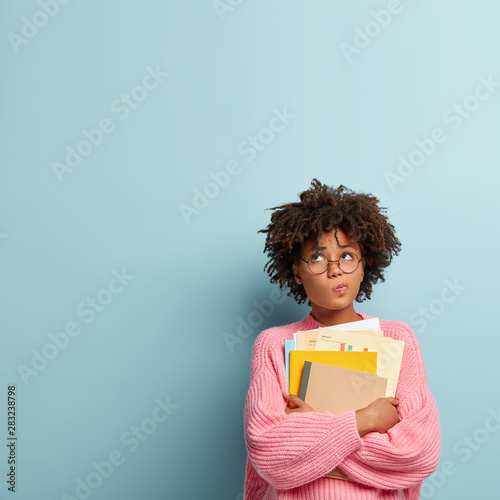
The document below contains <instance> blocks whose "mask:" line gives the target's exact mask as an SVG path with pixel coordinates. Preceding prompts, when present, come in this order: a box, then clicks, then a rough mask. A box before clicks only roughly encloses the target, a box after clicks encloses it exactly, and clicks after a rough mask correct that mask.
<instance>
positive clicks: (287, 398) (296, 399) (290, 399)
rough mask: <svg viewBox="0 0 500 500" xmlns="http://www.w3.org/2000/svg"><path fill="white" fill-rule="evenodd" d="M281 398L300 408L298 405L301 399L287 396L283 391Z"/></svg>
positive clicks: (292, 395) (291, 395)
mask: <svg viewBox="0 0 500 500" xmlns="http://www.w3.org/2000/svg"><path fill="white" fill-rule="evenodd" d="M283 396H284V398H285V399H286V400H287V401H291V402H292V403H293V404H294V405H296V406H300V403H302V399H300V398H299V397H298V396H296V395H295V394H288V393H287V392H285V391H283Z"/></svg>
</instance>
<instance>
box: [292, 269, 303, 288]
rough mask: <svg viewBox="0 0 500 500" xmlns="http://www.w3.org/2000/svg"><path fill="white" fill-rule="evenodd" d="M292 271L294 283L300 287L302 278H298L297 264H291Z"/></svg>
mask: <svg viewBox="0 0 500 500" xmlns="http://www.w3.org/2000/svg"><path fill="white" fill-rule="evenodd" d="M292 271H293V275H294V277H295V281H296V282H297V283H298V284H299V285H302V278H301V277H300V273H299V266H298V265H297V264H293V265H292Z"/></svg>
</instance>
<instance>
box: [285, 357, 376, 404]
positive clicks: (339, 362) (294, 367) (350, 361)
mask: <svg viewBox="0 0 500 500" xmlns="http://www.w3.org/2000/svg"><path fill="white" fill-rule="evenodd" d="M305 361H311V362H313V363H323V364H324V365H333V366H338V367H340V368H350V369H351V370H360V371H363V372H368V373H377V353H376V352H355V351H290V388H289V390H288V392H289V393H290V394H295V395H296V396H297V395H298V394H299V389H300V381H301V379H302V370H303V369H304V362H305ZM290 406H291V407H292V405H291V404H290Z"/></svg>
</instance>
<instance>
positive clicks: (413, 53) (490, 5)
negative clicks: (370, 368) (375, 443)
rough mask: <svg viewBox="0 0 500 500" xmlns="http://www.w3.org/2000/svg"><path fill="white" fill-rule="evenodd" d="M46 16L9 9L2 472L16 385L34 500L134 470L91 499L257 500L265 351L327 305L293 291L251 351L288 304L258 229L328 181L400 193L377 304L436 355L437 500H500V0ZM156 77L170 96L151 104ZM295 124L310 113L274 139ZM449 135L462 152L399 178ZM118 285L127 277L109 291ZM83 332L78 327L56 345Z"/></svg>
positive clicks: (161, 6)
mask: <svg viewBox="0 0 500 500" xmlns="http://www.w3.org/2000/svg"><path fill="white" fill-rule="evenodd" d="M224 3H225V4H226V5H227V6H228V8H227V10H225V11H223V10H224V9H223V8H222V4H224ZM43 4H44V2H40V3H39V2H36V1H16V2H13V1H10V2H8V1H6V0H3V1H0V9H1V14H0V34H1V37H0V61H1V75H2V78H1V85H2V88H1V94H0V124H1V128H0V130H1V135H0V154H1V161H0V186H1V196H0V273H1V274H0V275H1V279H0V298H1V303H2V313H1V315H0V331H1V349H0V367H1V380H2V389H1V394H2V400H3V402H2V404H1V407H2V408H3V410H2V411H1V417H0V429H1V431H0V436H2V442H3V443H4V445H3V446H2V448H3V449H4V451H3V452H2V455H3V456H0V463H1V464H2V466H1V467H0V469H1V471H2V477H4V478H5V474H6V473H7V452H8V449H7V448H6V447H5V444H6V438H7V430H6V408H7V404H6V401H7V385H9V384H14V385H16V387H17V389H16V398H17V405H18V406H17V410H18V421H17V429H16V433H17V434H16V435H17V437H18V441H17V459H18V464H17V496H16V498H18V499H19V500H24V499H37V500H41V499H43V500H45V499H56V498H57V499H59V498H63V499H64V498H66V499H67V498H69V497H68V496H66V497H65V496H64V495H65V494H66V495H71V496H72V497H73V498H78V496H77V495H76V491H75V490H76V489H77V486H78V479H81V480H83V481H85V479H86V478H87V477H88V476H89V475H90V474H92V473H93V472H94V470H95V469H94V468H93V465H92V463H93V462H97V463H102V462H103V461H107V460H109V456H110V454H112V453H113V452H118V453H119V454H120V456H121V458H122V463H121V465H116V466H115V467H114V468H113V470H112V472H111V473H110V474H109V477H107V478H104V479H102V478H101V484H99V485H98V486H97V487H96V488H93V489H92V490H89V491H90V493H89V494H88V496H89V497H90V498H92V500H94V499H95V500H97V499H111V498H121V499H127V500H128V499H134V500H135V499H139V498H140V499H155V500H156V499H167V498H168V499H170V498H183V499H198V498H214V499H231V500H232V499H235V500H237V499H238V500H239V499H241V498H242V491H243V481H244V466H245V459H246V451H245V445H244V440H243V405H244V399H245V395H246V391H247V389H248V378H249V367H250V357H251V349H252V345H253V341H254V339H255V337H256V336H257V335H258V333H259V332H260V331H261V330H262V329H264V328H268V327H270V326H273V325H278V324H284V323H290V322H292V321H296V320H299V319H301V318H303V317H304V316H305V315H306V314H307V313H308V312H309V309H308V308H307V306H305V305H303V306H298V305H297V304H296V303H294V301H293V300H292V299H291V298H289V297H287V298H286V300H284V302H281V303H279V304H276V305H275V307H274V310H273V311H272V313H271V314H269V315H268V316H267V317H265V318H264V317H262V316H261V317H260V318H261V321H260V324H257V323H258V322H257V323H256V322H255V321H254V324H256V326H255V327H250V328H249V330H247V331H246V332H245V334H244V335H242V336H240V337H238V335H237V333H238V332H237V328H238V325H240V324H241V321H247V320H248V319H249V316H250V315H251V314H252V313H253V312H255V311H258V309H257V306H256V305H255V302H254V301H257V302H259V303H260V302H262V301H264V300H268V299H269V298H270V297H271V294H272V292H273V290H275V289H276V286H273V285H271V284H270V283H269V280H268V277H267V275H266V274H265V273H264V272H263V267H264V264H265V262H266V260H267V259H266V256H265V255H264V254H263V252H262V250H263V248H264V239H265V238H264V235H262V234H257V231H258V230H259V229H261V228H264V227H266V225H267V224H268V222H269V217H270V211H266V210H265V209H266V208H269V207H273V206H276V205H279V204H282V203H287V202H290V201H296V200H298V197H297V194H298V193H299V192H301V191H303V190H305V189H307V188H308V187H309V184H310V182H311V180H312V178H313V177H317V178H318V179H319V180H321V181H322V182H324V183H327V184H330V185H335V186H337V185H339V184H344V185H346V186H349V187H350V188H352V189H354V190H357V191H363V192H371V193H373V194H375V195H376V196H378V197H379V199H380V200H381V204H382V205H383V206H386V207H388V214H389V216H390V218H391V220H392V222H393V223H394V224H395V226H396V228H397V231H398V235H399V237H400V239H401V241H402V243H403V250H402V252H401V254H400V255H399V256H398V257H397V258H396V259H395V261H394V263H393V265H391V267H390V269H389V271H388V273H387V280H386V282H385V283H381V284H378V285H377V286H376V287H375V289H374V293H373V297H372V300H371V301H369V302H364V303H362V304H359V305H357V310H358V311H362V312H364V313H367V314H369V315H372V316H379V317H381V318H384V319H398V320H402V321H405V322H407V323H410V324H411V325H412V326H413V327H414V329H415V331H416V333H417V335H418V337H419V339H420V343H421V348H422V352H423V355H424V360H425V363H426V368H427V375H428V379H429V384H430V386H431V389H432V391H433V394H434V396H435V398H436V401H437V403H438V407H439V411H440V418H441V425H442V453H441V464H443V463H444V462H446V461H448V465H447V467H445V469H446V470H445V471H444V472H443V471H442V470H441V469H442V465H441V466H440V469H438V470H440V471H441V472H438V473H436V474H435V475H434V476H432V477H431V478H429V479H428V480H426V482H425V486H424V490H423V497H425V498H436V499H457V498H464V499H465V498H471V497H472V496H475V497H481V498H483V497H484V498H488V497H489V498H491V497H492V495H496V492H497V491H498V487H497V486H498V477H497V474H496V464H497V463H498V444H499V438H500V433H499V432H498V430H497V429H496V427H495V426H493V424H491V422H492V420H491V418H490V415H491V413H490V412H494V413H497V412H498V411H499V407H500V397H499V395H498V394H499V393H498V385H497V381H498V379H499V375H500V373H499V364H498V348H499V347H500V342H499V340H498V323H497V320H496V318H495V317H494V314H493V313H494V311H495V310H496V307H495V306H496V303H495V302H496V301H495V302H494V299H495V298H496V296H497V283H498V270H499V269H498V268H499V265H498V258H497V253H498V250H497V249H498V243H499V237H498V231H499V222H498V220H499V219H498V215H499V213H498V212H499V210H498V178H499V176H498V164H499V156H500V154H499V153H500V149H499V142H498V131H499V111H500V87H499V86H498V83H496V86H495V83H492V84H490V85H491V86H492V87H491V89H490V91H489V92H486V91H485V90H484V88H482V90H480V91H479V92H480V94H481V96H482V100H477V99H476V100H475V99H474V98H473V97H470V96H473V95H474V92H475V91H476V88H477V87H478V85H480V81H481V80H480V79H481V78H483V79H485V80H490V81H491V82H500V65H499V61H498V46H499V42H500V34H499V31H498V15H499V13H500V12H499V9H498V4H497V2H494V1H493V0H490V1H478V2H474V4H472V3H466V2H452V1H451V0H447V1H440V2H431V1H429V0H427V1H425V0H421V1H413V2H412V1H409V0H401V1H400V2H395V1H394V0H393V1H392V2H391V1H380V0H377V1H370V2H368V1H366V2H356V3H354V2H348V1H337V2H329V1H316V2H308V3H306V2H293V3H291V2H268V1H267V2H266V1H265V0H259V1H252V2H250V1H238V0H232V2H229V0H226V1H225V2H219V9H217V8H216V7H217V4H216V3H213V2H212V1H210V0H206V1H197V2H194V1H186V2H181V1H177V2H172V1H168V2H166V1H160V0H144V1H142V2H118V1H109V2H98V1H97V0H87V1H85V2H84V1H78V0H72V1H69V2H67V4H65V5H59V4H57V5H58V6H59V7H58V8H57V7H54V6H53V2H51V1H50V0H47V1H46V3H45V4H52V11H51V12H52V14H51V16H49V15H48V14H47V15H45V17H44V14H43V9H42V5H43ZM389 7H391V8H393V10H394V11H397V13H394V12H393V13H392V14H391V18H390V20H389V21H387V17H386V18H385V21H383V19H384V18H383V16H382V17H380V15H378V19H379V21H376V19H377V14H376V13H377V12H380V11H381V10H387V9H388V8H389ZM46 8H47V9H49V10H50V6H49V7H46ZM55 10H58V11H57V12H55ZM217 10H219V12H217ZM222 11H223V12H222ZM40 12H42V14H40ZM24 18H26V19H24ZM34 22H37V23H38V24H39V25H40V27H38V28H37V27H36V25H34V24H33V25H32V26H34V28H33V27H32V28H31V31H30V27H29V25H30V24H31V23H34ZM381 24H385V26H381ZM23 30H24V34H25V35H26V34H27V35H29V37H28V36H24V37H23ZM363 32H365V35H362V34H360V33H363ZM366 32H369V33H370V35H366ZM356 36H357V38H356V39H355V37H356ZM20 37H23V39H21V38H20ZM22 40H24V41H22ZM356 43H357V45H358V46H356V45H355V44H356ZM343 44H350V45H351V49H352V47H354V49H355V51H351V52H350V55H349V54H348V53H347V52H349V50H347V49H346V47H347V45H343ZM361 45H366V46H364V47H360V46H361ZM148 68H149V71H153V70H155V71H156V72H157V73H156V75H157V80H158V81H156V80H152V79H147V80H146V85H147V86H148V88H149V90H148V89H146V90H145V89H144V88H142V89H141V88H138V87H137V86H142V82H143V79H144V78H145V76H146V75H147V74H148ZM158 71H159V72H160V73H162V72H163V73H168V76H164V75H163V76H158V74H159V73H158ZM155 82H156V83H157V85H156V86H155V88H154V89H153V88H152V87H153V86H154V83H155ZM124 94H129V95H130V94H133V95H135V97H136V99H135V100H133V101H129V102H131V105H125V104H124V102H126V101H125V100H126V99H127V97H126V96H125V97H124V96H123V95H124ZM487 94H489V95H487ZM124 99H125V100H124ZM117 100H118V101H117ZM456 105H465V106H466V107H468V109H469V110H471V111H470V112H468V113H467V116H466V117H462V118H460V119H458V118H456V116H457V115H458V111H454V109H456V108H454V106H456ZM117 106H121V108H117ZM123 106H125V108H124V107H123ZM472 108H473V110H472ZM118 109H121V111H118ZM277 111H279V112H281V113H283V112H286V113H288V114H290V115H293V118H289V119H288V123H287V124H286V125H285V126H284V127H283V130H281V131H279V132H272V133H271V134H270V133H269V132H268V131H266V130H265V129H266V128H267V127H269V124H270V121H271V119H272V118H273V116H275V115H276V112H277ZM453 117H454V118H453ZM106 119H107V120H108V122H105V123H107V125H106V126H107V127H108V129H107V130H108V133H102V134H101V136H99V133H98V132H94V139H95V142H96V145H92V144H90V143H89V144H87V149H86V145H85V143H82V141H83V140H85V136H84V133H83V130H87V131H92V129H96V127H98V125H99V123H100V122H102V120H106ZM273 123H274V122H273ZM110 128H112V131H110ZM437 128H440V129H442V131H443V132H442V133H443V134H445V135H446V140H445V141H444V142H441V143H434V147H433V148H432V145H431V146H428V150H429V151H430V150H432V152H431V153H430V154H429V155H426V156H424V157H423V156H422V155H423V153H421V154H420V155H419V153H418V152H417V153H415V154H414V155H413V159H414V160H415V162H416V163H420V164H419V165H418V166H415V167H414V169H413V171H411V170H409V169H407V170H406V171H403V172H404V174H405V175H404V176H403V175H401V173H400V172H399V173H398V165H399V164H400V159H398V157H399V156H402V157H404V158H406V159H408V158H409V157H410V155H411V153H412V151H416V150H417V149H418V148H417V145H416V143H415V141H416V140H419V141H423V140H424V139H428V138H430V137H432V133H433V131H434V130H435V129H437ZM259 134H260V135H259ZM249 136H257V137H260V139H259V148H260V150H257V148H254V153H253V154H252V153H250V152H248V148H249V147H250V146H249V142H248V141H249ZM99 138H100V139H101V140H100V142H99V140H98V139H99ZM97 143H98V144H97ZM427 144H429V143H427ZM79 145H80V146H79ZM89 145H90V147H89ZM77 147H80V151H83V152H85V154H86V156H84V157H82V158H81V159H80V162H79V165H78V166H75V167H74V168H71V167H68V166H67V168H66V169H65V170H64V172H63V173H61V172H60V170H59V174H57V173H56V169H60V168H61V165H62V164H64V163H65V162H66V156H67V154H68V148H73V149H75V148H77ZM245 151H246V152H245ZM56 162H57V163H58V164H59V165H57V164H56ZM75 163H76V161H75ZM55 164H56V167H54V165H55ZM228 164H229V165H230V166H229V168H233V170H232V172H233V173H232V174H227V175H226V176H224V175H222V174H219V180H220V182H221V183H223V182H225V183H226V184H227V185H226V186H225V187H217V185H215V184H213V179H212V177H211V172H212V174H213V175H216V174H217V172H220V171H223V170H225V169H226V168H227V166H228ZM231 165H232V167H231ZM236 172H237V173H236ZM388 172H391V173H392V175H393V176H394V175H399V178H398V179H399V180H398V181H397V182H396V183H395V184H394V182H390V181H389V177H390V175H391V174H388ZM394 178H395V177H392V179H394ZM211 183H212V184H211ZM200 193H208V195H209V197H208V198H207V197H205V198H203V197H202V196H201V195H200ZM203 200H204V201H203ZM193 203H197V206H198V209H197V208H195V207H194V205H193ZM188 206H189V207H191V209H189V208H187V207H188ZM186 211H187V212H186ZM186 213H188V214H189V215H186ZM113 272H115V273H118V274H120V273H122V274H123V273H124V274H125V275H126V276H129V278H126V279H124V281H125V283H126V285H124V286H122V287H117V282H116V281H113V283H114V286H112V288H113V290H114V292H113V291H112V292H111V293H110V292H109V291H106V289H107V288H108V284H109V283H110V280H111V279H112V278H113ZM122 279H123V278H122ZM450 283H451V284H452V287H451V288H450ZM119 288H121V290H120V291H119V292H118V291H117V290H118V289H119ZM445 289H446V290H447V291H445V292H443V290H445ZM442 293H445V296H446V297H448V298H449V297H452V300H451V299H449V300H448V303H445V302H443V300H442V299H441V296H442V295H441V294H442ZM92 297H99V298H100V300H101V301H102V302H106V305H101V306H100V307H99V305H98V306H97V307H99V309H100V310H99V311H98V312H97V311H94V316H93V317H92V314H91V313H89V312H85V311H88V310H89V306H88V303H87V300H88V299H89V298H90V299H92ZM82 304H83V305H82ZM424 309H428V310H430V311H434V312H433V313H424V312H422V311H423V310H424ZM78 311H79V312H78ZM425 314H427V315H429V314H431V316H427V318H428V319H425ZM91 318H92V319H91ZM252 318H253V319H254V320H255V318H258V316H256V315H255V314H254V315H253V316H252ZM429 318H432V319H429ZM68 322H70V323H71V322H74V323H75V324H76V325H73V326H74V327H78V328H80V333H79V335H77V336H74V337H68V336H66V339H67V345H65V347H64V348H61V349H59V350H57V349H56V351H54V350H51V348H50V347H47V345H48V344H50V343H51V337H50V336H49V334H52V335H53V336H54V335H57V333H58V332H61V331H63V330H64V329H65V327H66V325H67V324H68ZM241 331H242V330H241V328H240V333H241ZM60 338H64V335H62V334H61V336H60ZM227 339H232V342H228V341H227ZM235 339H238V340H235ZM61 342H62V341H61ZM43 349H45V352H46V353H48V355H49V356H52V358H51V359H48V360H46V365H45V367H43V368H41V369H39V370H34V368H33V367H32V362H33V357H34V356H35V352H38V353H41V352H42V351H43ZM39 363H43V362H42V361H39ZM23 366H24V367H28V368H29V369H31V370H33V371H32V372H29V373H30V375H26V374H25V375H24V376H23V375H22V374H21V373H22V371H23V368H22V367H23ZM26 373H27V372H26ZM35 373H36V374H35ZM158 400H160V401H164V402H165V401H166V402H167V403H168V402H170V405H171V406H170V408H171V410H170V415H169V416H168V418H167V419H166V420H165V421H164V422H160V423H157V424H155V422H154V421H153V420H151V418H152V416H153V415H159V414H158V413H154V412H155V408H157V407H158V402H157V401H158ZM167 403H166V404H167ZM174 407H175V409H173V408H174ZM157 411H158V410H157ZM161 415H162V416H163V415H165V414H164V413H161ZM488 418H490V419H489V420H488ZM499 418H500V417H499ZM141 425H142V426H145V428H146V429H148V432H149V434H147V435H145V437H146V438H147V439H145V440H144V441H139V440H137V442H136V444H135V445H134V446H132V445H131V444H130V441H129V444H126V443H127V437H130V433H131V432H132V430H131V428H132V427H133V426H141ZM155 425H156V428H155V427H154V426H155ZM485 426H486V427H485ZM497 427H498V425H497ZM488 428H489V429H490V430H487V429H488ZM126 433H129V434H126ZM124 436H125V437H124ZM467 439H469V441H468V442H469V443H470V444H466V443H467ZM124 441H125V443H124ZM134 448H135V449H134ZM132 449H133V451H132ZM467 450H469V451H467ZM495 451H496V453H495ZM90 477H91V478H93V480H94V481H95V483H93V484H98V483H99V478H96V476H95V474H94V476H90ZM90 481H91V482H92V479H91V480H90ZM0 488H1V492H2V493H1V496H2V498H3V497H4V496H5V497H7V494H8V492H7V490H6V488H7V484H6V483H5V482H4V481H3V480H2V485H1V486H0ZM4 492H5V493H4ZM493 492H495V493H493ZM82 495H83V496H85V494H84V493H83V494H81V495H80V497H81V498H83V496H82Z"/></svg>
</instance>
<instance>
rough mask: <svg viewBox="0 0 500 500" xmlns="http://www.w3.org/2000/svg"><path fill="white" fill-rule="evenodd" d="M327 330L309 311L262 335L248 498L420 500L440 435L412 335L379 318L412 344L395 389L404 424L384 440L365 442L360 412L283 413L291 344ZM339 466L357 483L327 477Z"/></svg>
mask: <svg viewBox="0 0 500 500" xmlns="http://www.w3.org/2000/svg"><path fill="white" fill-rule="evenodd" d="M358 314H359V315H360V316H362V317H363V319H367V318H369V317H370V316H367V315H365V314H361V313H358ZM321 326H326V325H322V324H321V323H319V322H318V321H316V320H315V319H314V318H313V316H312V315H311V313H309V315H308V316H307V317H306V318H304V319H303V320H302V321H299V322H297V323H292V324H290V325H285V326H279V327H275V328H270V329H268V330H265V331H263V332H262V333H261V334H260V335H259V336H258V338H257V340H256V341H255V345H254V348H253V356H252V367H251V374H250V388H249V390H248V394H247V397H246V402H245V441H246V446H247V452H248V458H247V465H246V477H245V494H244V500H274V499H280V500H286V499H294V500H334V499H335V500H352V499H356V500H357V499H363V500H371V499H384V500H389V499H391V500H392V499H404V500H415V499H418V498H420V489H421V486H422V481H423V480H424V479H425V478H426V477H428V476H429V475H430V474H432V472H434V470H435V469H436V467H437V464H438V460H439V451H440V434H439V416H438V411H437V407H436V403H435V402H434V398H433V397H432V394H431V392H430V390H429V387H428V385H427V377H426V373H425V368H424V363H423V360H422V354H421V352H420V347H419V344H418V341H417V338H416V337H415V334H414V333H413V330H412V329H411V328H410V327H409V326H408V325H406V324H405V323H402V322H399V321H383V320H380V326H381V329H382V330H383V331H384V336H385V337H391V338H393V339H396V340H403V341H404V342H405V347H404V353H403V362H402V365H401V371H400V376H399V382H398V387H397V391H396V398H397V399H398V400H399V405H398V413H399V419H400V421H399V422H398V423H397V424H396V425H395V426H394V427H392V428H391V429H389V431H388V432H387V433H385V434H380V433H378V432H369V433H368V434H365V435H364V436H363V437H360V436H359V434H358V431H357V428H356V419H355V415H354V411H353V410H351V411H346V412H343V413H339V414H337V415H333V414H331V413H328V412H326V413H316V412H309V413H291V414H289V415H287V414H286V413H285V411H284V408H285V404H286V401H285V399H284V398H283V395H282V391H288V386H287V378H286V371H285V360H284V345H285V339H292V338H293V333H294V332H296V331H299V330H312V329H315V328H318V327H321ZM337 466H340V468H341V469H342V470H343V471H344V472H345V473H346V474H347V475H348V476H349V477H351V478H352V479H354V480H355V482H351V481H343V480H340V479H330V478H324V477H323V476H324V475H325V474H327V473H328V472H330V471H331V470H332V469H334V468H335V467H337Z"/></svg>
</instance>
